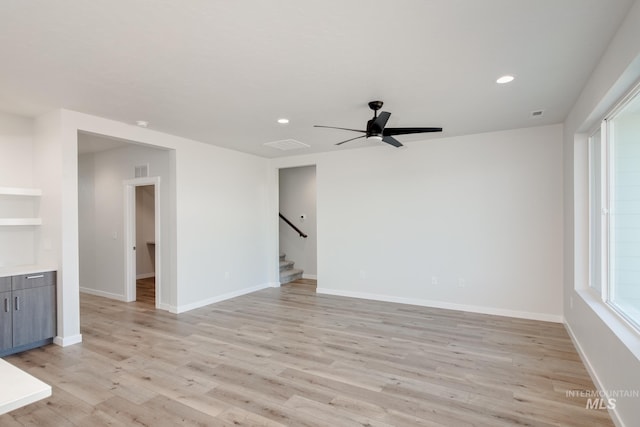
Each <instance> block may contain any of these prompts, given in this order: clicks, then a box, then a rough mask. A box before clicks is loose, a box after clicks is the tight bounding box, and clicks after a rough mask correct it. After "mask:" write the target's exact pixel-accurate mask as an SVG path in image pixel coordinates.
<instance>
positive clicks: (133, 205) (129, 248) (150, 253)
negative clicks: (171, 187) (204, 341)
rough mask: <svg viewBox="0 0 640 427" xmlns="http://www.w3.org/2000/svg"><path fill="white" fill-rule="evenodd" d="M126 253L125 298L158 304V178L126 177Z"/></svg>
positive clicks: (156, 305) (155, 305) (153, 304)
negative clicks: (129, 178) (128, 178)
mask: <svg viewBox="0 0 640 427" xmlns="http://www.w3.org/2000/svg"><path fill="white" fill-rule="evenodd" d="M124 185H125V254H126V263H125V264H126V265H125V274H126V280H125V282H126V294H127V301H138V302H142V303H147V304H150V305H152V306H154V307H158V306H159V301H160V264H159V262H158V261H159V259H160V242H159V236H160V200H159V199H160V178H159V177H148V178H137V179H132V180H127V181H125V183H124Z"/></svg>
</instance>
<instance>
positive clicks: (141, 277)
mask: <svg viewBox="0 0 640 427" xmlns="http://www.w3.org/2000/svg"><path fill="white" fill-rule="evenodd" d="M150 277H156V273H143V274H137V275H136V280H139V279H148V278H150Z"/></svg>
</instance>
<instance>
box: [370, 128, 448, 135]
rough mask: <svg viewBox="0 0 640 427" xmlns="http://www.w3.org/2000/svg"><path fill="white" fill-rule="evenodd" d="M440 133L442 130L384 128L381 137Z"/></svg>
mask: <svg viewBox="0 0 640 427" xmlns="http://www.w3.org/2000/svg"><path fill="white" fill-rule="evenodd" d="M426 132H442V128H385V129H384V130H383V131H382V135H383V136H390V135H406V134H410V133H426Z"/></svg>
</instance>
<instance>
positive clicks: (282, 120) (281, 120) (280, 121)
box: [278, 117, 289, 125]
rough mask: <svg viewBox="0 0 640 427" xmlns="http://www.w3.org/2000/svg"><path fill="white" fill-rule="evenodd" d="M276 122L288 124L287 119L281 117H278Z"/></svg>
mask: <svg viewBox="0 0 640 427" xmlns="http://www.w3.org/2000/svg"><path fill="white" fill-rule="evenodd" d="M278 123H280V124H281V125H286V124H289V119H287V118H284V117H281V118H279V119H278Z"/></svg>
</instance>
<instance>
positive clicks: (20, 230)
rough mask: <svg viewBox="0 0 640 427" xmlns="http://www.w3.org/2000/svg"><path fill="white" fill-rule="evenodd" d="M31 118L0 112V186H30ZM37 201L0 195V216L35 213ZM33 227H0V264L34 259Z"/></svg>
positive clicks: (31, 176) (20, 215)
mask: <svg viewBox="0 0 640 427" xmlns="http://www.w3.org/2000/svg"><path fill="white" fill-rule="evenodd" d="M34 132H35V130H34V120H33V119H28V118H24V117H20V116H15V115H11V114H6V113H0V187H25V188H31V187H33V135H34ZM39 205H40V201H39V200H38V199H37V198H31V197H27V198H25V197H14V196H1V195H0V217H2V218H16V217H30V216H38V215H39V213H38V210H39V209H38V208H39ZM34 243H35V227H32V226H27V227H13V226H11V227H9V226H0V267H3V266H13V265H22V264H33V263H34V262H35V246H34Z"/></svg>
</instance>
